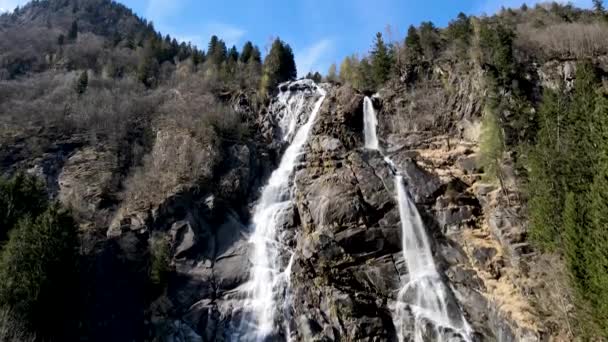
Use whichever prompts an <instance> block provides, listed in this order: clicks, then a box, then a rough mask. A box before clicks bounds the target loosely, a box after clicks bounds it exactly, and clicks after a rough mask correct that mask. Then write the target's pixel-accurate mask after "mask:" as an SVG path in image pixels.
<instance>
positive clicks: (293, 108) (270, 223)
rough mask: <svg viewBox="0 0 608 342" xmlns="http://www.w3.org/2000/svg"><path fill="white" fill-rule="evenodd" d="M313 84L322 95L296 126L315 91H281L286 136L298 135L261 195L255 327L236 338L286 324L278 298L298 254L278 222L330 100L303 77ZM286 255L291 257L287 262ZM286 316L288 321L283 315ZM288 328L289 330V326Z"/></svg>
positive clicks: (248, 306)
mask: <svg viewBox="0 0 608 342" xmlns="http://www.w3.org/2000/svg"><path fill="white" fill-rule="evenodd" d="M299 82H304V83H306V84H309V86H310V87H311V88H312V89H316V92H317V93H318V94H319V95H321V96H320V98H319V99H318V100H317V101H316V102H315V104H314V107H313V109H312V112H311V113H310V115H308V118H307V120H306V123H305V124H304V125H302V126H301V127H300V128H299V129H297V131H296V127H297V121H298V120H299V117H300V115H299V114H301V113H298V111H302V109H303V107H304V103H305V102H306V100H307V99H308V98H310V97H311V96H312V94H310V93H308V94H307V93H306V92H304V91H302V90H301V89H296V90H294V92H291V91H290V90H285V91H282V92H281V94H280V95H279V99H278V100H279V101H283V102H284V104H286V106H285V110H284V111H283V115H282V118H280V121H279V122H280V124H279V126H280V127H281V129H282V131H283V135H284V139H289V136H290V135H293V134H294V132H295V136H294V137H293V140H292V142H291V144H290V145H289V147H288V148H287V150H286V151H285V153H284V155H283V157H282V159H281V162H280V164H279V167H278V168H277V169H276V170H275V171H274V172H273V173H272V175H271V176H270V179H269V180H268V184H267V185H266V186H265V187H264V188H263V190H262V196H261V198H260V200H259V202H258V204H257V205H256V206H255V208H254V211H253V233H252V235H251V238H250V243H251V244H252V247H253V254H252V263H253V266H252V270H251V272H250V281H249V282H248V284H247V286H246V289H247V300H246V302H245V307H244V309H245V310H247V311H248V312H249V316H250V319H249V322H247V324H248V325H249V326H248V327H247V328H246V330H249V331H250V332H249V333H248V335H247V336H246V337H243V336H239V337H238V339H237V340H239V341H243V340H247V341H264V340H265V339H266V338H268V337H269V336H272V335H273V334H276V333H277V329H279V328H278V326H280V325H285V324H286V322H285V318H284V317H277V311H280V308H283V305H279V301H280V300H282V299H284V296H285V293H288V290H289V289H288V286H289V280H290V279H289V278H290V275H291V265H292V263H293V253H292V252H291V251H290V250H289V249H288V248H287V247H286V246H285V244H284V242H283V241H281V238H280V236H279V235H280V234H279V225H280V224H281V222H283V217H284V214H285V212H286V210H287V209H289V207H290V205H291V203H292V200H293V193H292V188H293V187H292V183H293V182H292V178H293V177H292V175H293V173H294V169H295V166H296V163H297V162H298V160H299V158H300V156H301V154H302V147H303V146H304V144H305V143H306V141H307V139H308V136H309V134H310V131H311V128H312V126H313V124H314V122H315V119H316V117H317V114H318V112H319V110H320V108H321V105H322V103H323V100H324V99H325V91H324V90H323V89H321V88H320V87H318V86H317V85H316V84H314V83H313V82H311V81H299ZM285 256H289V257H290V258H289V262H287V264H286V265H285V261H284V260H285ZM281 318H283V320H281ZM284 329H285V330H286V331H288V329H286V328H284Z"/></svg>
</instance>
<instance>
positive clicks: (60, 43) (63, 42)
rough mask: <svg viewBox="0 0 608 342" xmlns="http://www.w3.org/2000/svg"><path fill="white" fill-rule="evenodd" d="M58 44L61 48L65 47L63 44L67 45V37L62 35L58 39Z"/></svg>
mask: <svg viewBox="0 0 608 342" xmlns="http://www.w3.org/2000/svg"><path fill="white" fill-rule="evenodd" d="M57 44H58V45H59V46H63V44H65V36H64V35H63V34H60V35H59V37H57Z"/></svg>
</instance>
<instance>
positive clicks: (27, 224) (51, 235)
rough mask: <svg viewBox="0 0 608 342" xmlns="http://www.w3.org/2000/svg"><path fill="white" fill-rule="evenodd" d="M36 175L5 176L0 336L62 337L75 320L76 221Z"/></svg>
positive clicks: (0, 184) (0, 189) (0, 182)
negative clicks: (53, 200) (53, 199)
mask: <svg viewBox="0 0 608 342" xmlns="http://www.w3.org/2000/svg"><path fill="white" fill-rule="evenodd" d="M46 197H47V194H46V192H45V191H44V189H43V187H42V185H41V184H40V183H39V181H37V180H36V179H35V178H33V177H30V176H24V175H17V176H15V177H14V178H13V179H11V180H4V179H0V198H1V199H2V200H1V203H0V214H1V215H2V221H3V222H2V223H3V225H2V228H3V229H5V230H6V231H5V232H4V233H5V234H6V233H8V236H9V238H8V241H6V243H5V244H3V246H2V250H1V252H0V312H2V315H0V316H1V320H0V331H1V333H0V337H2V340H3V341H18V340H22V339H23V340H28V339H32V338H33V336H34V335H35V336H37V337H38V338H40V339H49V338H52V339H58V338H61V337H65V335H64V334H65V332H66V331H67V330H68V329H69V328H73V326H72V327H70V326H69V325H70V322H72V321H73V319H74V317H71V315H73V314H74V310H73V309H74V307H73V305H72V303H73V302H72V301H71V299H70V298H71V296H72V295H73V293H74V292H75V290H76V289H77V281H76V272H77V260H78V258H77V248H78V238H77V233H76V224H75V222H74V220H73V219H72V218H71V216H70V215H69V214H68V213H67V212H66V211H65V210H63V209H61V208H60V207H59V206H58V205H57V204H52V203H49V202H48V201H47V200H46Z"/></svg>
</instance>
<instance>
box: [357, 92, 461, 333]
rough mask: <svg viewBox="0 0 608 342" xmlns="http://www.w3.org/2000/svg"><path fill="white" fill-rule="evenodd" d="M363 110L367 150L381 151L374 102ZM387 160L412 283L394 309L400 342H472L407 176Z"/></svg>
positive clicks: (403, 289)
mask: <svg viewBox="0 0 608 342" xmlns="http://www.w3.org/2000/svg"><path fill="white" fill-rule="evenodd" d="M363 110H364V133H365V147H366V148H368V149H372V150H378V151H379V148H378V138H377V136H376V129H375V127H376V125H377V118H376V112H375V110H374V107H373V104H372V101H371V99H369V98H367V97H366V98H365V104H364V108H363ZM368 133H369V134H368ZM384 160H385V162H386V163H387V164H388V166H389V168H390V169H391V171H392V172H393V173H394V174H395V189H396V190H397V200H398V204H399V217H400V220H401V243H402V248H403V259H404V260H405V263H406V266H407V271H408V274H407V277H408V280H407V281H406V282H402V284H401V287H400V289H399V293H398V296H397V301H396V304H395V307H394V308H393V323H394V324H395V329H396V331H397V337H398V339H399V341H400V342H402V341H415V342H423V341H429V340H432V341H454V340H455V341H462V340H464V341H469V340H470V337H469V336H470V335H471V329H470V327H469V326H468V324H467V322H466V320H465V318H464V317H463V316H462V313H461V312H460V310H459V308H458V307H457V306H456V305H452V306H449V305H448V299H449V296H450V291H449V290H448V288H447V287H446V285H445V284H444V283H443V281H442V280H441V277H440V276H439V273H438V272H437V268H436V267H435V262H434V260H433V254H432V252H431V247H430V243H429V238H428V236H427V234H426V230H425V227H424V224H423V222H422V218H421V217H420V214H419V212H418V209H417V208H416V205H415V203H414V201H413V200H412V199H411V197H410V196H409V195H408V192H407V190H406V188H405V184H404V180H403V177H402V176H401V174H400V172H399V171H398V170H397V167H396V165H395V163H394V162H393V161H392V160H391V159H390V158H389V157H387V156H385V157H384Z"/></svg>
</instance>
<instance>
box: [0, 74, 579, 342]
mask: <svg viewBox="0 0 608 342" xmlns="http://www.w3.org/2000/svg"><path fill="white" fill-rule="evenodd" d="M543 68H544V69H542V70H549V69H552V68H553V67H552V66H550V65H548V66H544V67H543ZM563 69H564V68H561V69H560V70H563ZM473 70H476V69H474V68H473ZM539 70H541V69H539ZM481 73H482V71H480V70H476V71H474V72H471V73H464V72H462V71H460V70H458V69H457V68H454V67H451V66H443V67H441V68H439V67H438V68H437V69H436V70H432V71H431V77H429V78H428V79H427V81H426V83H425V84H426V86H425V87H419V88H411V87H407V86H391V87H387V88H386V89H384V90H382V91H381V92H380V93H379V94H378V96H376V97H374V106H375V107H376V108H377V110H378V120H379V137H380V141H381V145H382V147H383V150H384V151H385V153H386V154H388V155H389V156H390V158H391V159H392V160H393V161H394V163H395V167H396V168H397V170H398V171H399V172H400V173H401V174H403V176H404V180H405V182H406V185H407V189H408V191H409V192H410V193H411V195H412V197H413V199H414V200H415V202H416V205H417V208H418V210H419V211H420V213H421V215H422V217H423V219H424V223H425V226H426V230H427V233H428V235H429V236H430V237H431V245H432V251H433V257H434V260H435V263H436V265H437V269H438V271H439V273H440V274H441V277H442V280H443V281H444V282H445V284H446V285H447V288H448V289H449V291H450V297H451V298H453V299H454V301H453V304H451V305H454V310H459V311H462V312H463V313H464V316H465V318H466V320H467V321H468V323H469V325H470V326H471V328H472V330H473V331H474V334H473V336H472V339H474V340H480V341H493V340H500V341H540V340H545V339H547V338H555V339H560V338H561V336H567V335H565V332H566V331H567V325H564V324H562V323H561V322H564V321H566V322H567V320H568V313H569V311H570V310H572V307H571V306H570V305H569V304H568V301H567V298H568V293H567V292H566V291H565V290H562V289H559V288H553V287H551V286H549V285H547V284H551V283H552V281H555V283H556V284H557V281H556V279H558V277H560V276H562V275H561V274H555V270H558V271H559V270H560V268H559V267H555V262H554V260H550V259H548V258H547V257H544V256H540V255H538V254H536V253H535V252H534V250H533V249H532V248H531V247H530V246H529V245H528V243H527V242H526V224H525V220H524V219H523V217H525V212H524V210H525V209H524V208H523V207H522V205H521V203H520V202H521V201H520V199H519V195H518V186H517V182H516V178H515V176H514V172H513V171H512V166H511V165H510V164H509V163H507V164H505V165H504V168H505V171H506V172H505V174H507V175H508V177H507V179H506V186H505V188H504V189H499V187H498V186H496V185H495V184H492V183H488V182H486V181H484V178H483V177H482V176H483V175H482V173H483V170H481V169H480V167H479V165H478V162H477V158H478V155H479V142H478V138H479V134H480V130H479V126H480V124H479V120H480V112H481V109H482V107H483V101H482V99H483V97H484V87H483V84H481V83H479V79H480V78H481V77H482V76H481ZM540 75H541V76H539V78H542V77H544V78H543V79H546V80H545V81H543V82H545V83H546V82H549V81H550V80H551V79H552V78H551V76H547V75H548V73H546V72H545V73H540ZM561 77H562V76H561V74H559V72H558V73H557V76H556V77H553V78H561ZM563 77H567V76H563ZM285 87H289V86H288V85H285ZM298 87H301V89H300V88H298ZM323 87H324V88H325V89H326V91H327V96H326V98H325V100H324V102H323V105H322V107H321V110H320V112H319V113H318V117H317V120H316V121H315V122H314V124H313V127H312V132H311V135H310V137H309V138H308V139H307V142H306V144H305V146H304V152H303V154H302V157H301V160H300V162H299V163H298V165H297V167H296V170H295V172H294V176H293V180H292V182H293V192H294V198H295V200H294V203H293V206H292V208H290V210H289V211H288V212H287V214H286V215H285V218H284V222H282V224H281V228H280V230H281V232H282V234H283V235H282V239H283V241H285V242H286V247H285V248H286V249H288V250H289V251H291V252H292V253H293V255H294V259H293V266H292V275H291V282H290V283H291V286H290V287H289V289H288V291H287V295H286V296H285V297H284V298H281V300H282V301H285V303H286V304H288V305H286V307H288V310H287V311H286V312H287V313H288V314H289V319H288V325H287V327H286V328H282V329H281V332H280V333H278V334H277V335H276V338H277V339H279V340H283V339H287V337H288V335H289V337H291V339H292V340H295V341H394V340H396V338H397V333H396V331H395V325H394V322H393V319H392V315H393V309H394V306H395V300H396V296H397V292H398V290H399V286H400V284H401V283H403V281H404V279H407V277H408V274H407V268H406V265H405V262H404V260H403V255H402V253H401V249H402V246H401V226H400V217H399V210H398V203H397V199H396V190H395V188H394V182H393V174H392V171H391V169H390V168H389V167H388V165H387V163H386V161H385V160H384V158H383V156H382V155H381V154H380V153H379V152H377V151H369V150H365V149H364V148H363V145H364V143H363V98H364V95H363V94H360V93H358V92H357V91H355V90H353V89H351V88H349V87H346V86H336V85H327V84H326V85H323ZM292 90H293V91H302V92H306V91H310V89H307V88H306V86H305V85H304V86H302V84H299V85H298V86H297V87H295V88H293V89H292ZM430 97H434V98H436V99H437V101H431V100H429V98H430ZM314 100H315V97H312V96H311V98H310V100H307V101H306V102H305V103H304V105H303V106H302V107H301V108H299V113H300V114H299V115H300V116H301V117H298V119H297V120H295V122H296V129H297V127H300V126H301V125H302V124H303V123H304V122H305V121H306V118H307V115H308V114H307V113H309V112H310V110H311V109H312V106H313V104H314ZM244 107H247V106H246V105H245V106H244ZM241 110H247V109H246V108H245V109H241ZM285 110H286V109H285V106H284V105H282V104H281V103H280V101H276V100H275V101H273V102H272V104H271V105H270V106H269V107H268V109H267V110H265V111H264V112H263V113H259V114H258V117H257V123H256V125H257V127H258V128H259V133H260V136H259V139H257V143H227V144H224V145H222V147H221V148H222V150H221V151H203V150H199V151H198V152H200V153H195V155H203V154H204V158H203V159H204V161H205V163H207V164H210V165H213V167H211V169H210V170H212V171H210V172H208V173H204V172H203V173H201V178H199V183H198V184H193V183H187V182H184V181H183V180H182V179H180V178H176V179H175V180H174V182H173V183H171V184H172V186H171V187H169V188H163V191H162V192H160V189H157V188H158V187H155V188H150V189H149V191H152V192H154V191H156V190H159V192H158V193H155V194H156V196H153V198H155V200H154V201H152V202H147V203H139V202H138V200H137V196H132V197H127V198H124V199H120V200H119V199H117V198H116V191H117V190H116V189H117V187H118V185H117V184H116V181H115V177H114V176H113V175H114V174H115V172H117V170H118V168H119V164H118V161H117V160H116V158H115V157H113V156H112V155H111V154H110V153H107V152H106V151H104V150H103V149H95V148H93V147H87V146H83V144H82V143H80V142H79V141H76V140H74V141H68V142H65V143H61V144H58V146H59V147H58V148H57V149H56V150H53V151H49V152H48V153H46V154H44V157H43V158H41V159H38V160H35V161H27V160H25V159H24V160H20V161H19V163H22V164H23V165H24V167H23V168H26V169H27V168H29V169H30V171H31V172H32V173H36V174H40V175H41V176H43V177H44V178H45V179H46V180H47V182H48V184H49V188H50V189H51V190H52V193H53V194H54V196H57V198H58V199H59V200H61V201H62V202H64V203H65V204H67V205H70V204H71V203H78V204H79V205H80V207H79V208H77V209H78V213H79V215H80V219H81V221H82V222H89V223H90V224H89V225H87V224H84V225H83V229H86V228H87V227H89V226H91V227H92V226H95V227H99V226H104V225H105V226H106V227H109V229H108V230H107V231H103V232H102V231H98V230H95V231H94V232H88V233H86V234H85V235H86V236H87V238H86V240H87V243H85V248H86V249H87V252H88V253H89V255H90V259H91V260H90V262H91V271H90V272H91V274H88V275H86V277H87V279H88V281H90V282H91V292H92V293H93V295H92V296H91V297H89V299H88V300H90V301H92V302H94V303H96V304H95V305H96V306H95V308H96V309H95V310H96V311H95V313H94V314H92V315H93V316H94V317H95V318H96V319H97V320H98V321H99V322H103V324H100V326H99V327H91V328H90V329H92V330H93V331H96V336H99V338H100V340H101V339H103V338H108V339H113V340H123V339H122V338H123V337H124V340H142V339H145V338H152V337H154V338H155V339H156V340H167V341H230V340H233V339H234V331H237V330H239V329H241V328H242V326H240V325H241V324H242V322H243V317H242V315H243V305H244V303H246V301H245V299H246V298H245V295H244V292H245V290H244V288H245V287H246V284H247V281H248V280H249V278H250V270H251V266H252V261H251V258H250V255H251V244H250V242H249V237H250V235H251V227H250V220H251V218H250V215H251V212H252V208H253V206H254V204H255V203H256V200H257V197H258V196H259V193H260V189H261V188H262V186H263V185H264V183H265V182H266V180H267V179H268V176H269V174H270V172H271V171H272V170H273V169H274V168H275V167H276V165H277V163H278V159H279V157H280V155H281V154H282V152H283V151H284V148H285V147H286V146H287V144H289V141H290V139H291V138H292V135H293V132H292V133H290V132H291V130H292V128H290V127H289V126H286V125H285ZM290 134H291V136H290ZM153 137H154V138H153V142H152V147H151V151H150V153H149V154H150V156H151V158H153V159H154V160H157V161H158V163H161V162H162V160H163V156H165V155H167V154H171V153H174V154H178V155H184V156H188V155H189V153H190V152H192V151H195V152H196V150H197V149H196V148H194V149H193V147H196V146H197V145H196V144H197V143H196V141H191V140H190V139H191V137H189V136H188V135H187V134H185V133H184V132H181V131H179V130H178V129H176V128H170V127H167V126H163V127H161V128H159V129H157V130H156V131H155V134H154V135H153ZM284 138H285V139H284ZM176 146H177V147H176ZM180 146H181V147H180ZM14 147H15V148H16V147H18V145H15V146H14ZM4 149H5V148H2V149H1V150H4ZM217 153H221V154H222V156H223V157H222V158H219V157H218V156H217ZM4 155H6V156H9V155H15V154H12V153H8V152H7V153H5V154H4ZM2 161H3V163H4V164H7V163H8V164H11V165H12V166H11V167H17V166H14V165H16V164H15V163H10V162H9V161H8V159H6V158H4V157H3V159H2ZM205 163H201V165H204V164H205ZM8 164H7V165H8ZM17 168H18V167H17ZM175 168H176V170H177V169H179V166H175ZM168 170H169V171H171V170H172V169H171V168H169V169H168ZM101 171H103V172H101ZM177 171H180V172H182V171H183V170H181V169H180V170H177ZM177 171H176V172H177ZM169 173H171V174H173V172H169ZM200 179H203V180H204V182H203V181H200ZM203 183H204V184H203ZM201 184H202V185H201ZM72 207H73V206H72ZM153 236H160V237H161V238H162V239H164V240H165V241H167V242H168V243H169V245H170V259H171V262H170V263H171V270H172V271H171V273H170V275H169V280H168V284H167V286H166V288H165V289H164V290H163V291H162V293H161V294H160V295H159V294H158V293H152V294H151V293H149V291H148V290H147V289H145V287H146V285H144V284H145V279H146V277H147V268H148V261H147V260H148V259H149V255H150V250H149V246H150V239H151V238H152V237H153ZM547 265H551V267H547ZM102 293H103V295H102ZM150 296H152V300H150ZM564 298H566V299H564ZM150 302H152V304H151V305H148V304H149V303H150ZM142 307H146V308H147V309H146V310H145V312H142V310H141V308H142ZM117 312H120V313H121V314H120V315H117V314H116V313H117ZM142 322H144V324H142ZM116 336H121V337H120V338H118V339H117V338H116Z"/></svg>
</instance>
